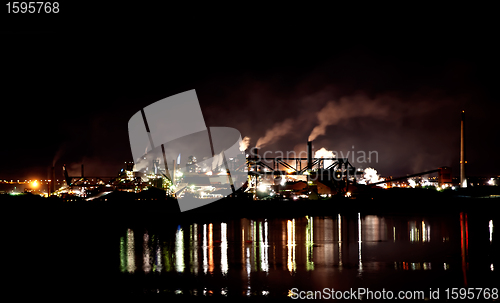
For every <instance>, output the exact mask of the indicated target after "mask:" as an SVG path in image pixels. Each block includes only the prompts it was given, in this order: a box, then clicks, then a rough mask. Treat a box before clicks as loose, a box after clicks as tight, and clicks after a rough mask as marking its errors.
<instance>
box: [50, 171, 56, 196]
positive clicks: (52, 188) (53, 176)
mask: <svg viewBox="0 0 500 303" xmlns="http://www.w3.org/2000/svg"><path fill="white" fill-rule="evenodd" d="M50 178H51V180H50V192H51V193H54V191H55V189H56V187H55V184H56V183H55V182H56V170H55V167H54V166H52V170H51V172H50Z"/></svg>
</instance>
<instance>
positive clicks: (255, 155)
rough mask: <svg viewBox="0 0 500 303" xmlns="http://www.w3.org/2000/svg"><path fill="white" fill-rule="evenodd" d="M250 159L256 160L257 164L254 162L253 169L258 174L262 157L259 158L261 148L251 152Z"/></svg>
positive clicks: (253, 149) (255, 148)
mask: <svg viewBox="0 0 500 303" xmlns="http://www.w3.org/2000/svg"><path fill="white" fill-rule="evenodd" d="M250 158H254V159H255V162H254V163H255V164H254V167H253V169H254V171H255V172H257V168H258V166H257V161H259V160H260V157H259V148H258V147H254V148H252V149H251V151H250Z"/></svg>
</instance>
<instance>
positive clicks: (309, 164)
mask: <svg viewBox="0 0 500 303" xmlns="http://www.w3.org/2000/svg"><path fill="white" fill-rule="evenodd" d="M312 163H313V161H312V141H307V168H308V169H312Z"/></svg>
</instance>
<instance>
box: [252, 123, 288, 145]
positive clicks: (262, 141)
mask: <svg viewBox="0 0 500 303" xmlns="http://www.w3.org/2000/svg"><path fill="white" fill-rule="evenodd" d="M294 127H296V123H295V122H294V120H293V119H286V120H285V121H283V122H280V123H276V124H274V126H273V128H271V129H269V130H267V131H266V134H265V135H264V137H261V138H259V140H257V144H256V147H263V146H264V145H266V144H268V143H269V142H271V141H274V140H277V139H279V138H281V137H283V136H284V135H286V134H288V133H289V132H290V131H291V130H292V129H293V128H294Z"/></svg>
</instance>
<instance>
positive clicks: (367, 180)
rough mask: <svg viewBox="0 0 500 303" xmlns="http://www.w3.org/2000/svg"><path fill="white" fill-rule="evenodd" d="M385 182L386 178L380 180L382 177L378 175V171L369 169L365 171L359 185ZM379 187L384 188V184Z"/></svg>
mask: <svg viewBox="0 0 500 303" xmlns="http://www.w3.org/2000/svg"><path fill="white" fill-rule="evenodd" d="M384 180H385V179H384V178H380V175H379V174H378V172H377V170H376V169H374V168H371V167H368V168H366V169H365V170H364V174H363V178H362V179H361V180H360V181H359V182H358V183H359V184H373V183H376V182H380V181H384ZM378 186H383V184H379V185H378Z"/></svg>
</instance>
